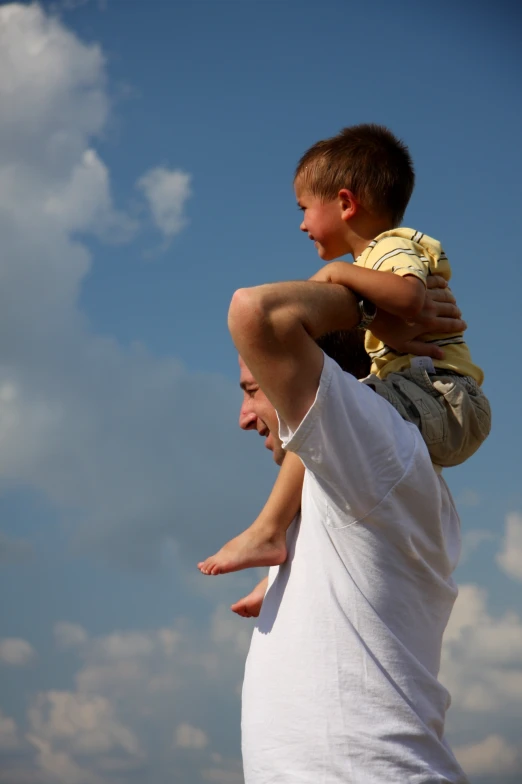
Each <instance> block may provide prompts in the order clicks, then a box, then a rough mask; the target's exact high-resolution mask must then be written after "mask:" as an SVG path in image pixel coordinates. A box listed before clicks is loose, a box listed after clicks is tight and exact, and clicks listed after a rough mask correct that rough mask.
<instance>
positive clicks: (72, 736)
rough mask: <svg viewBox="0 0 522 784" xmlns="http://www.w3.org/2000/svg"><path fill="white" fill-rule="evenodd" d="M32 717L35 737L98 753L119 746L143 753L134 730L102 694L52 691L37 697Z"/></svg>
mask: <svg viewBox="0 0 522 784" xmlns="http://www.w3.org/2000/svg"><path fill="white" fill-rule="evenodd" d="M28 718H29V726H30V730H31V734H32V736H33V737H36V738H39V739H41V740H44V741H48V742H64V743H66V745H67V750H68V751H69V752H72V753H75V754H79V755H81V754H86V755H98V754H102V753H108V752H112V751H115V750H116V751H119V752H123V753H125V754H127V755H129V756H130V757H132V758H141V757H142V751H141V748H140V744H139V742H138V739H137V738H136V736H135V735H134V733H133V732H132V731H131V730H130V729H128V728H127V727H125V726H124V725H123V724H121V722H120V721H118V719H117V718H116V715H115V711H114V708H113V706H112V705H111V703H110V702H109V700H108V699H106V698H105V697H101V696H100V695H93V696H89V695H85V694H81V693H72V692H67V691H48V692H45V693H42V694H39V695H38V696H37V697H36V698H35V700H34V701H33V704H32V705H31V707H30V708H29V711H28Z"/></svg>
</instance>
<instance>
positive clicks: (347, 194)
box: [337, 188, 359, 221]
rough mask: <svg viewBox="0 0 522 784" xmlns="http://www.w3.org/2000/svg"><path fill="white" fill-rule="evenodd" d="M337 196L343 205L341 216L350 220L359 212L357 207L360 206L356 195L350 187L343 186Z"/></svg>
mask: <svg viewBox="0 0 522 784" xmlns="http://www.w3.org/2000/svg"><path fill="white" fill-rule="evenodd" d="M337 197H338V199H339V204H340V207H341V218H342V219H343V220H344V221H346V220H350V218H353V216H354V215H355V213H356V212H357V207H358V206H359V205H358V204H357V200H356V198H355V196H354V195H353V193H352V192H351V191H349V190H348V188H341V190H340V191H339V193H338V194H337Z"/></svg>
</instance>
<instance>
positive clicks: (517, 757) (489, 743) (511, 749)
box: [453, 735, 522, 776]
mask: <svg viewBox="0 0 522 784" xmlns="http://www.w3.org/2000/svg"><path fill="white" fill-rule="evenodd" d="M453 751H454V753H455V756H456V757H457V759H458V761H459V763H460V764H461V766H462V767H463V769H464V770H465V771H466V773H467V774H468V775H470V776H487V775H494V776H503V775H507V774H510V773H518V772H520V773H522V755H521V753H520V750H519V749H517V748H516V747H515V746H512V745H510V744H509V743H507V742H506V741H505V740H504V738H502V737H501V736H500V735H489V736H488V737H487V738H484V740H482V741H480V742H479V743H469V744H467V745H465V746H458V747H456V748H454V749H453Z"/></svg>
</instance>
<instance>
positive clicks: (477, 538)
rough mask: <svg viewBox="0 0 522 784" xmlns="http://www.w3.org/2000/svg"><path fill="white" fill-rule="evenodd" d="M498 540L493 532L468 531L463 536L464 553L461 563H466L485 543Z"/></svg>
mask: <svg viewBox="0 0 522 784" xmlns="http://www.w3.org/2000/svg"><path fill="white" fill-rule="evenodd" d="M495 539H496V536H495V534H493V533H491V531H484V530H481V529H479V528H476V529H472V530H471V531H466V532H465V533H464V534H463V536H462V552H461V556H460V562H461V563H465V561H467V560H468V558H469V557H470V556H471V555H472V554H473V553H474V552H475V550H477V549H478V548H479V547H480V545H481V544H484V542H491V541H494V540H495Z"/></svg>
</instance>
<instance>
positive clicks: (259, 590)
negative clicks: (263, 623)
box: [230, 577, 268, 618]
mask: <svg viewBox="0 0 522 784" xmlns="http://www.w3.org/2000/svg"><path fill="white" fill-rule="evenodd" d="M267 587H268V577H264V578H263V579H262V580H261V582H260V583H258V584H257V585H256V587H255V588H254V590H253V591H251V592H250V593H249V594H248V596H244V597H243V598H242V599H240V600H239V601H238V602H235V604H233V605H231V607H230V609H231V610H232V612H235V613H237V615H241V616H242V617H243V618H257V616H258V615H259V613H260V612H261V605H262V604H263V600H264V598H265V593H266V589H267Z"/></svg>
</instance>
